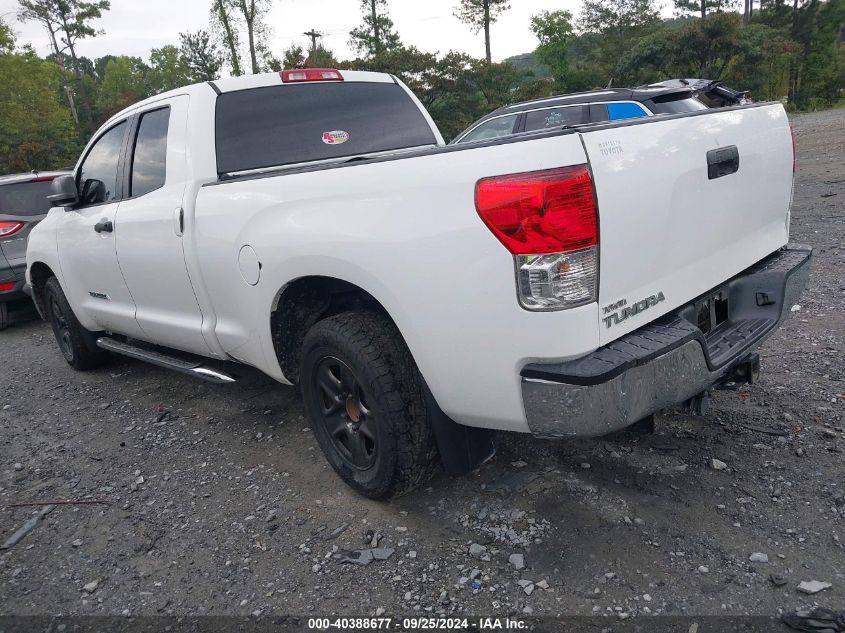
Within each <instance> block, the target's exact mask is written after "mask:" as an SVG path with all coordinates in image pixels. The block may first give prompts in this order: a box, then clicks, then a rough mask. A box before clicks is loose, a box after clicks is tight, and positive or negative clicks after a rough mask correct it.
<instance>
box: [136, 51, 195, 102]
mask: <svg viewBox="0 0 845 633" xmlns="http://www.w3.org/2000/svg"><path fill="white" fill-rule="evenodd" d="M191 83H195V81H194V77H193V75H192V74H191V69H190V68H188V64H187V63H186V62H185V58H184V57H183V56H182V53H181V51H180V50H179V49H178V48H176V47H175V46H173V45H171V44H168V45H167V46H162V47H161V48H154V49H153V50H152V51H151V52H150V65H149V70H148V71H147V88H148V91H149V93H150V94H159V93H161V92H167V91H168V90H173V89H174V88H180V87H181V86H187V85H188V84H191Z"/></svg>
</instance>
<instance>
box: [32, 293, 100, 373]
mask: <svg viewBox="0 0 845 633" xmlns="http://www.w3.org/2000/svg"><path fill="white" fill-rule="evenodd" d="M44 304H45V306H46V313H47V320H48V321H49V322H50V326H51V327H52V328H53V334H54V336H55V337H56V343H57V344H58V345H59V350H60V351H61V352H62V356H64V357H65V360H66V361H67V363H68V365H70V366H71V367H73V368H74V369H76V370H79V371H87V370H89V369H94V368H95V367H99V366H100V365H102V364H103V362H105V360H106V359H107V358H108V353H107V352H105V351H102V350H96V351H95V350H92V349H91V348H90V347H89V346H88V344H87V342H86V340H91V337H92V334H91V333H90V332H88V330H86V329H85V328H84V327H82V325H80V323H79V321H78V320H77V318H76V315H75V314H74V313H73V310H72V309H71V307H70V304H69V303H68V301H67V298H66V297H65V293H64V291H62V287H61V285H59V280H58V279H56V278H55V277H50V279H48V280H47V283H46V284H45V285H44Z"/></svg>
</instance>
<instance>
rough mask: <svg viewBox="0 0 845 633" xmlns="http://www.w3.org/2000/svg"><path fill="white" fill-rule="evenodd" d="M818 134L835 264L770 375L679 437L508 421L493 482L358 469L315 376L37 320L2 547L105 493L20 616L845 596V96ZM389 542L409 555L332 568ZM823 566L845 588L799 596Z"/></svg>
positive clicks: (14, 334)
mask: <svg viewBox="0 0 845 633" xmlns="http://www.w3.org/2000/svg"><path fill="white" fill-rule="evenodd" d="M794 124H795V133H796V134H795V135H796V141H797V145H798V176H797V181H796V188H795V200H794V207H793V216H792V233H793V239H794V240H795V241H798V242H804V243H809V244H812V245H813V246H814V247H815V249H816V255H815V263H814V267H813V271H812V273H811V278H810V284H809V288H808V290H807V291H806V292H805V294H804V296H803V297H802V300H801V306H800V309H799V310H797V311H795V312H794V313H793V318H792V319H791V320H790V321H788V322H787V323H786V324H785V325H784V327H783V328H782V329H781V330H780V331H779V332H778V333H777V334H776V335H775V336H773V337H772V338H771V339H769V341H768V342H767V343H766V344H765V346H764V347H763V348H762V350H761V357H762V365H763V375H762V378H761V380H760V382H759V383H758V384H755V385H754V386H753V387H751V388H742V389H740V390H737V391H719V392H716V393H715V394H714V396H713V399H712V403H711V409H710V411H709V412H708V413H707V415H705V416H704V417H693V416H688V415H683V414H681V413H676V412H670V413H666V414H665V415H662V416H658V418H657V425H656V432H655V433H654V434H632V433H628V434H620V435H616V436H613V437H608V438H601V439H599V440H588V441H578V442H564V441H557V442H551V441H539V440H534V439H531V438H529V437H522V436H515V435H507V436H503V438H502V442H501V446H500V450H499V452H498V455H497V456H496V458H495V459H494V460H493V461H492V462H491V463H488V464H486V465H484V466H483V467H482V468H481V469H480V470H478V471H477V472H474V473H472V474H471V475H469V476H466V477H463V478H458V479H451V478H448V477H445V476H442V475H440V476H438V477H437V478H435V479H434V480H433V481H432V482H431V484H430V486H429V487H427V488H426V489H424V490H421V491H418V492H416V493H413V494H411V495H409V496H406V497H403V498H401V499H399V500H396V501H395V502H393V503H390V504H382V503H375V502H370V501H367V500H364V499H361V498H360V497H358V496H356V495H355V494H354V493H352V492H350V491H349V490H347V489H346V488H345V487H344V486H343V485H342V484H341V483H340V482H339V480H338V479H337V478H336V477H335V476H334V474H333V473H332V472H331V471H330V470H329V468H328V467H327V465H326V463H325V460H324V459H323V456H322V454H321V453H320V451H319V449H318V447H317V444H316V442H315V441H314V439H313V437H312V436H311V433H310V431H308V429H307V427H306V422H305V421H304V419H303V417H302V407H301V404H300V401H299V398H298V395H297V393H296V392H295V391H294V390H293V389H290V388H285V387H281V386H279V385H277V384H275V383H273V382H272V381H270V380H269V379H267V378H266V377H264V376H262V375H261V374H259V373H257V372H254V371H251V370H240V371H241V374H242V375H243V380H241V381H239V382H238V383H237V384H236V385H234V386H228V387H216V386H211V385H206V384H203V383H200V382H196V381H193V380H191V379H189V378H186V377H182V376H180V375H176V374H171V373H168V372H166V371H165V370H161V369H158V368H156V367H152V366H147V365H144V364H142V363H138V362H134V361H129V360H120V359H116V360H115V361H114V362H113V363H112V364H111V365H109V366H108V367H107V368H105V369H102V370H99V371H96V372H93V373H88V374H82V373H75V372H73V371H71V370H70V369H69V368H68V367H67V366H66V365H65V362H64V360H63V359H62V357H61V355H60V353H59V352H58V350H57V348H56V345H55V343H54V341H53V337H52V333H51V332H50V330H49V328H48V326H47V325H46V324H43V323H41V322H38V321H36V320H33V319H31V318H30V319H25V318H24V319H22V320H21V322H19V323H18V324H16V325H15V326H14V327H12V328H10V329H9V330H8V331H6V332H3V333H2V334H0V342H2V346H3V350H4V356H3V368H2V373H0V444H1V445H2V456H3V458H2V460H1V461H0V506H2V508H0V541H2V540H5V539H6V538H7V537H8V536H9V535H10V534H11V533H12V532H14V531H15V530H16V529H17V528H18V527H20V526H21V525H23V524H24V523H25V522H26V521H27V520H28V519H30V518H31V517H32V516H33V515H34V514H35V513H37V512H38V511H39V509H40V506H34V507H11V506H10V504H13V503H19V502H26V501H41V500H51V499H75V500H89V501H92V500H96V501H102V502H103V503H102V504H89V505H59V506H56V507H55V508H54V509H53V510H52V512H50V513H49V514H47V515H46V516H45V517H44V520H43V521H42V522H41V523H40V524H39V525H38V526H37V527H36V528H35V529H34V530H33V531H32V532H30V533H29V534H28V535H27V536H26V537H25V538H24V539H23V540H22V541H21V542H19V543H18V544H17V545H15V546H14V547H12V548H11V549H8V550H5V551H3V550H0V605H2V606H0V613H3V614H6V615H8V614H18V615H24V614H64V615H89V614H97V615H120V614H132V615H186V614H226V615H247V614H258V613H261V614H265V615H266V614H283V613H291V614H298V615H305V616H308V615H325V614H350V613H352V614H358V615H375V614H380V613H381V610H382V609H384V610H386V614H387V615H398V614H417V615H434V614H439V613H442V614H491V615H493V614H495V615H507V614H523V613H533V614H535V615H541V614H547V615H552V614H571V615H591V614H606V615H611V616H613V617H618V618H626V617H628V616H630V617H635V616H638V617H646V616H647V615H648V614H671V615H690V614H695V615H713V614H719V615H738V614H763V615H776V614H777V613H779V612H780V610H782V609H783V610H791V609H793V608H795V607H797V606H799V605H809V604H814V603H817V604H821V605H824V606H828V607H833V608H840V609H841V608H843V606H845V550H843V540H845V533H844V532H845V530H844V529H843V519H845V463H844V462H843V455H842V449H843V447H845V419H843V418H845V371H843V368H844V367H845V358H843V353H845V318H843V312H845V215H843V211H842V203H843V202H844V201H845V159H843V157H844V156H845V110H841V109H840V110H834V111H829V112H823V113H818V114H812V115H804V116H799V117H795V119H794ZM713 460H717V461H713ZM378 535H381V538H380V539H379V538H378ZM375 541H377V544H378V546H379V547H382V548H390V549H392V550H394V551H393V553H392V554H391V555H390V556H389V558H388V559H387V560H375V561H373V562H372V563H371V564H369V565H367V566H361V565H356V564H343V563H341V562H339V561H338V560H335V559H333V558H332V557H331V554H332V553H333V552H335V550H341V551H342V550H347V549H350V550H354V549H360V548H364V547H370V545H371V544H372V543H373V542H375ZM385 553H387V552H385ZM513 554H516V555H517V556H512V555H513ZM520 556H521V557H522V560H520ZM752 559H753V560H752ZM762 559H767V562H765V561H763V562H760V561H761V560H762ZM520 564H524V567H523V568H519V567H520ZM810 580H818V581H823V582H828V583H831V587H830V588H828V589H826V590H824V591H822V592H821V593H818V594H816V595H813V596H809V595H804V594H802V593H800V592H798V591H797V585H798V584H799V583H800V582H802V581H810ZM684 630H686V629H684Z"/></svg>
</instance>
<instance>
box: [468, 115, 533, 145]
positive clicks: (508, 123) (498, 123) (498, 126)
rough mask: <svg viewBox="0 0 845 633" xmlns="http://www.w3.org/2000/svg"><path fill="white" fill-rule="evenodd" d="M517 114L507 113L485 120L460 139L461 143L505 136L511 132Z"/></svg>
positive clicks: (517, 116)
mask: <svg viewBox="0 0 845 633" xmlns="http://www.w3.org/2000/svg"><path fill="white" fill-rule="evenodd" d="M518 118H519V114H509V115H507V116H500V117H498V118H496V119H490V120H489V121H485V122H484V123H482V124H481V125H479V126H478V127H477V128H475V129H474V130H473V131H472V132H470V133H469V134H467V135H466V136H465V137H463V138H462V139H461V141H460V142H461V143H470V142H472V141H484V140H487V139H491V138H499V137H500V136H507V135H508V134H513V126H514V125H515V124H516V120H517V119H518Z"/></svg>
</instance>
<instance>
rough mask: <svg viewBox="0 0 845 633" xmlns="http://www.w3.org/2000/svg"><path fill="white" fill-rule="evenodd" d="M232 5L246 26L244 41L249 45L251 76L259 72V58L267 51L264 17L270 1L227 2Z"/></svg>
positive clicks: (239, 0)
mask: <svg viewBox="0 0 845 633" xmlns="http://www.w3.org/2000/svg"><path fill="white" fill-rule="evenodd" d="M229 1H230V2H233V3H234V6H235V9H236V10H237V11H239V12H240V17H241V18H243V21H244V25H245V26H246V39H247V44H248V45H249V60H250V63H251V65H252V74H253V75H255V74H257V73H260V72H261V67H260V66H259V64H258V58H259V56H261V57H263V56H264V53H266V51H267V46H266V43H265V40H266V37H267V35H268V31H267V26H266V25H265V24H264V16H265V15H266V14H267V10H268V9H269V6H270V0H229Z"/></svg>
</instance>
